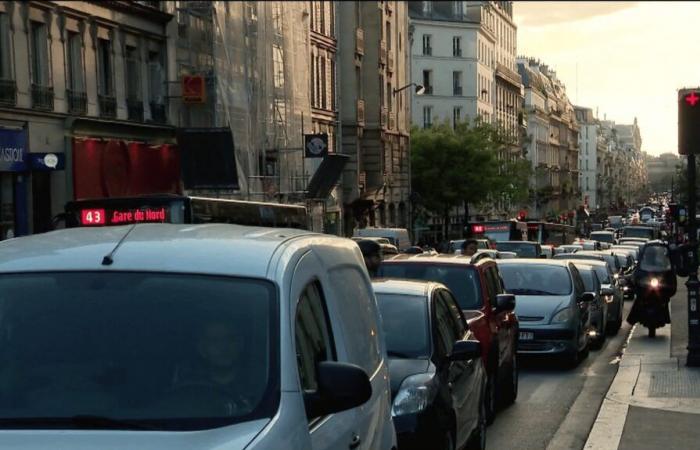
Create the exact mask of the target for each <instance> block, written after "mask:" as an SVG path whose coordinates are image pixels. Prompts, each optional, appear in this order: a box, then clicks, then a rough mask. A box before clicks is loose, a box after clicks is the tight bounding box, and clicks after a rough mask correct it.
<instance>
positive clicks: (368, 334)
mask: <svg viewBox="0 0 700 450" xmlns="http://www.w3.org/2000/svg"><path fill="white" fill-rule="evenodd" d="M329 276H330V279H331V282H332V283H333V287H334V294H335V295H336V296H337V297H338V300H339V301H338V302H337V308H338V312H339V316H340V321H341V323H342V327H343V335H344V336H345V339H346V340H347V341H348V345H347V351H348V357H349V359H350V362H352V363H353V364H357V365H358V366H360V367H362V368H363V369H365V371H366V372H367V373H368V374H372V373H374V372H375V370H376V369H377V366H379V363H380V362H381V360H382V355H381V348H380V347H379V338H378V331H379V324H378V323H377V319H376V318H377V316H378V309H377V307H376V302H375V299H374V295H373V291H372V290H371V289H372V287H371V285H369V284H368V282H367V281H366V278H365V277H364V276H363V274H362V273H361V272H360V271H359V270H357V269H356V268H354V267H352V268H342V269H333V270H331V271H329ZM334 306H335V304H334Z"/></svg>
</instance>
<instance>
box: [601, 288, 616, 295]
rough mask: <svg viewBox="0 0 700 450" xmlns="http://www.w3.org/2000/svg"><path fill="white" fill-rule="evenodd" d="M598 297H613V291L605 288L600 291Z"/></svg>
mask: <svg viewBox="0 0 700 450" xmlns="http://www.w3.org/2000/svg"><path fill="white" fill-rule="evenodd" d="M600 295H615V291H613V289H612V288H609V287H606V288H602V289H601V290H600Z"/></svg>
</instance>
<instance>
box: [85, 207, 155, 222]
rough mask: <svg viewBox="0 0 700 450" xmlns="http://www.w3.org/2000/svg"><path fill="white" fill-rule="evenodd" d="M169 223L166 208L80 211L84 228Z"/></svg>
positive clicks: (92, 209)
mask: <svg viewBox="0 0 700 450" xmlns="http://www.w3.org/2000/svg"><path fill="white" fill-rule="evenodd" d="M167 221H168V214H167V209H166V208H165V207H160V208H139V209H114V210H105V209H104V208H90V209H82V210H80V224H81V225H83V226H100V225H126V224H130V223H164V222H167Z"/></svg>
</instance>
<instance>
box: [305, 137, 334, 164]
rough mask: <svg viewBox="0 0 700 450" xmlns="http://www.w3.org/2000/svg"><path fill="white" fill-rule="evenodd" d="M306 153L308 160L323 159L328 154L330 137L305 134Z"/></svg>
mask: <svg viewBox="0 0 700 450" xmlns="http://www.w3.org/2000/svg"><path fill="white" fill-rule="evenodd" d="M304 151H305V154H306V157H307V158H323V157H324V156H326V155H327V154H328V135H327V134H325V133H323V134H305V135H304Z"/></svg>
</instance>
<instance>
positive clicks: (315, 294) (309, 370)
mask: <svg viewBox="0 0 700 450" xmlns="http://www.w3.org/2000/svg"><path fill="white" fill-rule="evenodd" d="M331 336H332V335H331V327H330V324H329V322H328V314H327V312H326V308H325V304H324V300H323V297H322V295H321V288H320V286H319V285H318V283H317V282H314V283H311V284H309V285H308V286H307V287H306V288H305V289H304V292H303V293H302V294H301V297H299V304H298V305H297V313H296V317H295V320H294V337H295V339H296V353H297V366H298V370H299V381H300V383H301V388H302V389H303V390H304V391H315V390H316V389H318V382H317V380H316V365H317V364H318V363H319V362H321V361H329V360H332V359H334V353H335V352H334V351H333V344H332V342H333V341H332V338H331Z"/></svg>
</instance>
